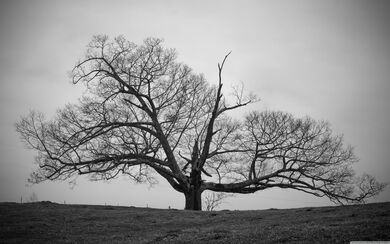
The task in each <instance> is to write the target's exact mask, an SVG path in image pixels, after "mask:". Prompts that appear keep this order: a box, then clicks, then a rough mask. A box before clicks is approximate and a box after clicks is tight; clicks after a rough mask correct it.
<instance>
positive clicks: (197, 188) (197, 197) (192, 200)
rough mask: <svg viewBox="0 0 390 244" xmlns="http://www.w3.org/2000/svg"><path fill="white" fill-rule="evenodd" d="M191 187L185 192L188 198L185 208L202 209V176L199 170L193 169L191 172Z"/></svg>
mask: <svg viewBox="0 0 390 244" xmlns="http://www.w3.org/2000/svg"><path fill="white" fill-rule="evenodd" d="M189 180H190V189H188V191H186V192H184V196H185V199H186V205H185V208H184V209H185V210H202V190H201V184H202V178H201V172H200V171H199V170H192V171H191V174H190V179H189Z"/></svg>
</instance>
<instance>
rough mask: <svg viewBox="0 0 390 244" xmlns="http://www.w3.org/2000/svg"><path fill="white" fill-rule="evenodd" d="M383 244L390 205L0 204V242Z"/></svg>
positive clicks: (388, 229)
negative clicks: (212, 208) (361, 243)
mask: <svg viewBox="0 0 390 244" xmlns="http://www.w3.org/2000/svg"><path fill="white" fill-rule="evenodd" d="M351 240H366V241H367V240H390V202H387V203H375V204H367V205H351V206H338V207H319V208H318V207H316V208H297V209H269V210H257V211H217V212H196V211H184V210H173V209H172V210H163V209H150V208H134V207H115V206H94V205H64V204H56V203H51V202H37V203H26V204H18V203H0V243H349V241H351Z"/></svg>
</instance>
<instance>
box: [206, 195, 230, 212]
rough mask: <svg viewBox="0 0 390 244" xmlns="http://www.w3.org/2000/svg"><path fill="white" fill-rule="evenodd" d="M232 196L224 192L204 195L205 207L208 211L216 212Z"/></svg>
mask: <svg viewBox="0 0 390 244" xmlns="http://www.w3.org/2000/svg"><path fill="white" fill-rule="evenodd" d="M230 196H231V195H229V194H227V193H224V192H211V193H205V194H204V195H203V199H204V200H203V205H204V208H205V210H206V211H214V210H215V209H216V208H218V207H219V206H220V205H221V204H222V203H223V201H224V200H225V199H226V198H228V197H230Z"/></svg>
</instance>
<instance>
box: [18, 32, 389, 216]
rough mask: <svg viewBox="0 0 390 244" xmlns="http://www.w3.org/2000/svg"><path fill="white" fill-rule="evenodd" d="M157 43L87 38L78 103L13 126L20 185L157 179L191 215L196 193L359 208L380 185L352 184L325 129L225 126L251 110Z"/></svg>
mask: <svg viewBox="0 0 390 244" xmlns="http://www.w3.org/2000/svg"><path fill="white" fill-rule="evenodd" d="M161 42H162V41H161V40H160V39H153V38H148V39H146V40H145V41H144V43H143V45H139V46H137V45H135V44H134V43H131V42H129V41H127V40H125V39H124V38H123V37H118V38H116V39H114V40H112V41H111V40H109V39H108V37H106V36H96V37H94V38H93V40H92V42H91V43H90V44H89V46H88V51H87V54H86V56H85V58H84V59H83V60H81V61H80V62H79V63H78V64H77V65H76V66H75V67H74V69H73V71H72V73H71V77H72V80H73V83H74V84H76V83H84V84H85V85H86V87H87V91H88V92H87V93H86V95H84V96H83V97H82V98H81V99H80V101H79V103H78V104H75V105H67V106H66V107H65V108H63V109H62V110H59V111H58V113H57V115H56V117H55V118H54V119H52V120H49V121H47V120H45V119H44V117H43V115H42V114H41V113H38V112H31V113H30V114H29V115H28V116H26V117H24V118H22V119H21V120H20V121H19V122H18V123H16V129H17V131H18V132H19V133H20V135H21V138H22V140H23V141H25V142H26V143H27V144H28V145H29V147H31V148H32V149H35V150H36V151H37V152H38V155H37V157H36V163H37V164H38V166H39V167H38V169H37V171H36V172H33V173H32V174H31V178H30V180H31V181H32V182H35V183H38V182H41V181H44V180H66V179H69V178H72V177H74V176H75V175H77V174H80V175H82V174H88V175H90V178H91V179H92V180H103V179H112V178H114V177H116V176H118V175H120V174H123V175H127V176H129V177H130V178H131V179H133V180H134V181H136V182H147V181H149V182H152V181H154V176H155V174H154V173H157V174H159V175H161V176H162V177H163V178H165V179H166V180H167V181H168V182H169V184H170V185H171V186H172V187H173V188H174V189H175V190H177V191H179V192H181V193H183V194H184V196H185V209H194V210H201V208H202V206H201V202H202V201H201V194H202V192H203V191H205V190H210V191H214V192H229V193H244V194H245V193H253V192H256V191H259V190H264V189H267V188H272V187H280V188H291V189H296V190H299V191H304V192H307V193H310V194H314V195H316V196H327V197H329V198H330V199H331V200H332V201H335V202H339V203H345V202H359V201H363V200H364V199H366V198H367V197H371V196H373V195H376V194H378V193H379V192H380V191H381V190H382V189H383V187H384V184H380V183H377V182H376V181H375V179H374V178H373V177H371V176H368V175H364V176H363V177H360V178H355V177H354V173H353V170H352V169H351V164H352V163H353V162H355V161H356V158H355V156H354V154H353V151H352V148H351V147H345V146H344V145H343V139H342V137H341V136H333V135H332V132H331V129H330V127H329V125H328V124H327V123H325V122H316V121H314V120H312V119H310V118H304V119H296V118H294V117H293V116H291V115H290V114H287V113H283V112H271V111H265V112H252V113H250V114H249V115H247V116H246V117H245V118H243V119H242V120H235V119H233V118H232V117H231V116H229V115H228V111H231V110H234V109H238V108H240V107H243V106H246V105H248V104H249V103H252V102H255V101H256V100H257V99H256V98H255V97H254V96H245V95H244V94H243V92H242V89H235V90H234V92H233V95H232V97H229V101H230V102H228V98H227V97H226V96H225V95H224V94H223V92H222V70H223V67H224V64H225V61H226V58H227V57H228V55H226V56H225V58H224V59H223V61H222V63H221V64H218V72H219V80H218V85H216V86H212V85H209V84H208V83H207V82H206V80H205V78H204V77H203V76H202V75H198V74H195V73H194V72H192V71H191V69H190V68H189V67H188V66H186V65H183V64H181V63H178V62H177V61H176V53H175V51H174V50H173V49H166V48H164V47H163V46H162V45H161Z"/></svg>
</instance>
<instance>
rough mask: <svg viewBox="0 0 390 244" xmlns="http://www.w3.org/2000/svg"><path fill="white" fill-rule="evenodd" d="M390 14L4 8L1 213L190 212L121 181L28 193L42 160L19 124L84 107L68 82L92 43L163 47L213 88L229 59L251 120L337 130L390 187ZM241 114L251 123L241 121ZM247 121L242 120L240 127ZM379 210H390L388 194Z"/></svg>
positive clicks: (383, 4)
mask: <svg viewBox="0 0 390 244" xmlns="http://www.w3.org/2000/svg"><path fill="white" fill-rule="evenodd" d="M389 11H390V2H388V1H375V0H374V1H372V0H367V1H357V0H349V1H346V0H344V1H342V0H334V1H329V0H327V1H319V0H318V1H313V0H308V1H300V0H299V1H298V0H295V1H290V0H285V1H271V0H270V1H259V0H253V1H245V0H243V1H226V0H224V1H210V0H208V1H179V0H177V1H166V0H165V1H157V0H156V1H53V0H47V1H39V0H38V1H31V0H26V1H17V0H16V1H11V0H9V1H5V0H3V1H0V201H20V198H21V197H23V199H27V198H28V197H29V196H31V194H32V193H33V192H35V194H36V195H37V196H38V199H39V200H49V201H55V202H63V201H66V202H67V203H88V204H104V203H107V204H114V205H116V204H120V205H133V206H146V205H147V204H148V206H151V207H159V208H167V207H168V206H171V207H175V208H183V207H184V197H183V196H182V195H181V194H179V193H177V192H175V191H174V190H172V189H171V188H170V187H169V186H168V185H167V184H166V183H165V182H164V180H160V183H161V184H159V185H156V186H154V187H152V188H150V187H149V186H148V185H134V184H133V183H132V182H130V181H128V180H126V179H118V180H115V181H112V182H110V183H107V182H106V183H104V182H88V181H87V180H86V179H85V178H82V177H80V178H79V180H78V182H77V185H76V186H75V187H74V188H73V189H72V188H71V187H70V185H69V184H68V183H62V182H47V183H42V184H40V185H33V186H30V185H26V183H27V178H28V176H29V173H30V172H31V171H32V170H33V169H34V167H35V166H34V165H33V163H32V162H33V158H34V155H35V153H34V152H33V151H28V150H26V149H25V148H24V146H23V144H22V143H21V142H20V141H19V138H18V135H17V134H16V132H15V129H14V125H13V124H14V123H15V122H16V121H17V120H18V119H19V118H20V116H22V115H26V114H27V113H28V112H29V110H30V109H36V110H39V111H42V112H44V113H45V114H46V115H47V117H50V116H52V115H53V114H54V113H55V111H56V109H58V108H60V107H62V106H64V104H66V103H69V102H77V98H78V97H80V96H81V94H82V92H83V89H84V87H83V86H82V85H76V86H75V85H72V84H70V81H69V77H68V76H67V72H68V71H69V70H71V69H72V67H73V65H74V64H75V63H76V61H78V60H79V59H80V58H82V55H83V54H84V52H85V50H86V45H87V43H88V42H89V41H90V40H91V37H92V36H93V35H95V34H107V35H109V36H111V37H115V36H117V35H121V34H123V35H124V36H125V37H126V38H127V39H129V40H131V41H133V42H135V43H141V42H142V40H143V39H144V38H146V37H149V36H152V37H159V38H163V39H164V40H165V42H164V45H165V46H166V47H170V48H176V50H177V51H178V54H179V56H178V59H179V61H181V62H184V63H186V64H188V65H189V66H191V67H192V68H193V69H194V71H195V72H198V73H204V74H205V76H206V78H207V79H208V80H209V82H211V83H215V82H216V81H217V71H218V69H217V63H218V62H219V61H221V59H222V58H223V57H224V55H225V54H226V53H227V52H229V51H232V54H231V56H229V59H228V61H227V63H226V66H225V70H224V72H225V73H224V77H225V81H224V82H225V86H224V87H229V86H231V85H232V84H237V83H241V82H242V83H243V84H244V85H245V88H246V89H247V90H248V91H252V92H254V93H256V94H257V95H258V96H259V97H260V98H261V102H259V103H257V104H255V105H251V107H249V108H248V109H251V110H265V109H272V110H283V111H287V112H291V113H293V114H294V115H296V116H305V115H309V116H311V117H313V118H315V119H319V120H320V119H324V120H327V121H329V122H330V123H331V124H332V128H333V130H334V131H335V133H336V134H341V133H342V134H344V137H345V141H346V143H347V144H351V145H353V146H355V150H356V154H357V156H358V157H359V158H360V162H359V163H357V164H356V165H355V167H354V168H355V169H356V171H357V173H358V174H361V173H363V172H366V173H369V174H371V175H373V176H375V177H376V178H377V179H378V180H379V181H382V182H386V181H387V182H388V181H389V175H390V162H389V159H390V150H389V149H390V147H389V146H390V128H389V126H390V95H389V92H390V78H389V77H390V48H389V45H390V28H389V20H390V17H389ZM242 113H245V111H243V112H242ZM238 115H240V114H237V116H238ZM373 201H390V189H389V187H388V188H387V189H386V191H385V192H383V193H382V195H380V196H379V197H378V198H377V199H374V200H373ZM320 205H331V203H330V202H329V201H328V200H327V199H318V198H315V197H312V196H310V195H305V194H303V193H299V192H295V191H288V190H267V191H263V192H257V193H255V194H252V195H245V196H241V195H237V196H236V197H233V198H230V199H227V201H226V203H224V204H223V206H221V208H228V209H264V208H271V207H274V208H291V207H302V206H320Z"/></svg>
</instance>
